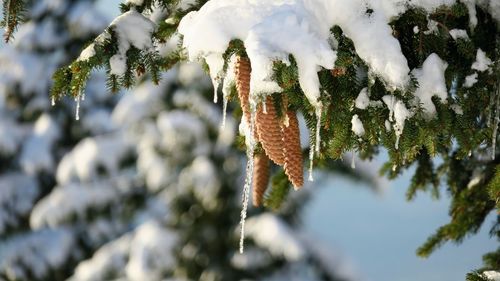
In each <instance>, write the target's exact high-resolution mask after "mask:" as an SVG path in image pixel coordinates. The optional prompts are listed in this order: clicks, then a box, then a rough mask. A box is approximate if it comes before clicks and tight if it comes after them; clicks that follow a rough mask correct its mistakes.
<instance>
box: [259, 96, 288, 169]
mask: <svg viewBox="0 0 500 281" xmlns="http://www.w3.org/2000/svg"><path fill="white" fill-rule="evenodd" d="M280 123H281V121H280V120H279V118H278V114H277V112H276V108H275V107H274V103H273V100H272V98H271V97H267V99H266V113H265V112H264V108H263V106H262V105H261V106H259V108H258V109H257V113H256V116H255V127H256V128H257V134H258V136H259V141H260V142H261V144H262V148H264V152H265V153H266V155H267V156H268V157H269V159H271V160H273V162H274V163H276V164H278V165H280V166H281V165H283V164H285V155H284V151H283V146H284V144H283V130H282V128H281V125H280Z"/></svg>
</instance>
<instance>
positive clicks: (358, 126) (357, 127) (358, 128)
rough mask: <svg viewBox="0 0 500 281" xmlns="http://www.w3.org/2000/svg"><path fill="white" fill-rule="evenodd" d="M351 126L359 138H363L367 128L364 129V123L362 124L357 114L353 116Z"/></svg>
mask: <svg viewBox="0 0 500 281" xmlns="http://www.w3.org/2000/svg"><path fill="white" fill-rule="evenodd" d="M351 124H352V131H353V132H354V134H356V135H357V136H358V137H362V136H363V135H364V134H365V128H364V127H363V123H362V122H361V120H360V119H359V116H358V115H357V114H354V116H352V119H351Z"/></svg>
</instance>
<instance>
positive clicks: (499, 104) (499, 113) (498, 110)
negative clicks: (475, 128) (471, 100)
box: [491, 85, 500, 160]
mask: <svg viewBox="0 0 500 281" xmlns="http://www.w3.org/2000/svg"><path fill="white" fill-rule="evenodd" d="M495 95H496V102H495V119H493V136H492V138H493V140H492V141H491V160H495V156H496V148H497V133H498V123H499V122H500V85H497V91H496V94H495Z"/></svg>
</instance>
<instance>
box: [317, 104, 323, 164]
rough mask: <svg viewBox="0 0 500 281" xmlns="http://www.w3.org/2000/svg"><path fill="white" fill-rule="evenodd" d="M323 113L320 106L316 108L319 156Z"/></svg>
mask: <svg viewBox="0 0 500 281" xmlns="http://www.w3.org/2000/svg"><path fill="white" fill-rule="evenodd" d="M322 112H323V107H322V106H321V105H320V106H318V107H317V108H316V119H317V120H316V145H315V148H316V153H317V155H319V150H320V144H321V135H320V130H321V114H322Z"/></svg>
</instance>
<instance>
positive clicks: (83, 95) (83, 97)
mask: <svg viewBox="0 0 500 281" xmlns="http://www.w3.org/2000/svg"><path fill="white" fill-rule="evenodd" d="M85 93H86V92H85V91H84V92H83V93H82V95H81V96H82V98H81V100H82V101H84V100H85Z"/></svg>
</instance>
